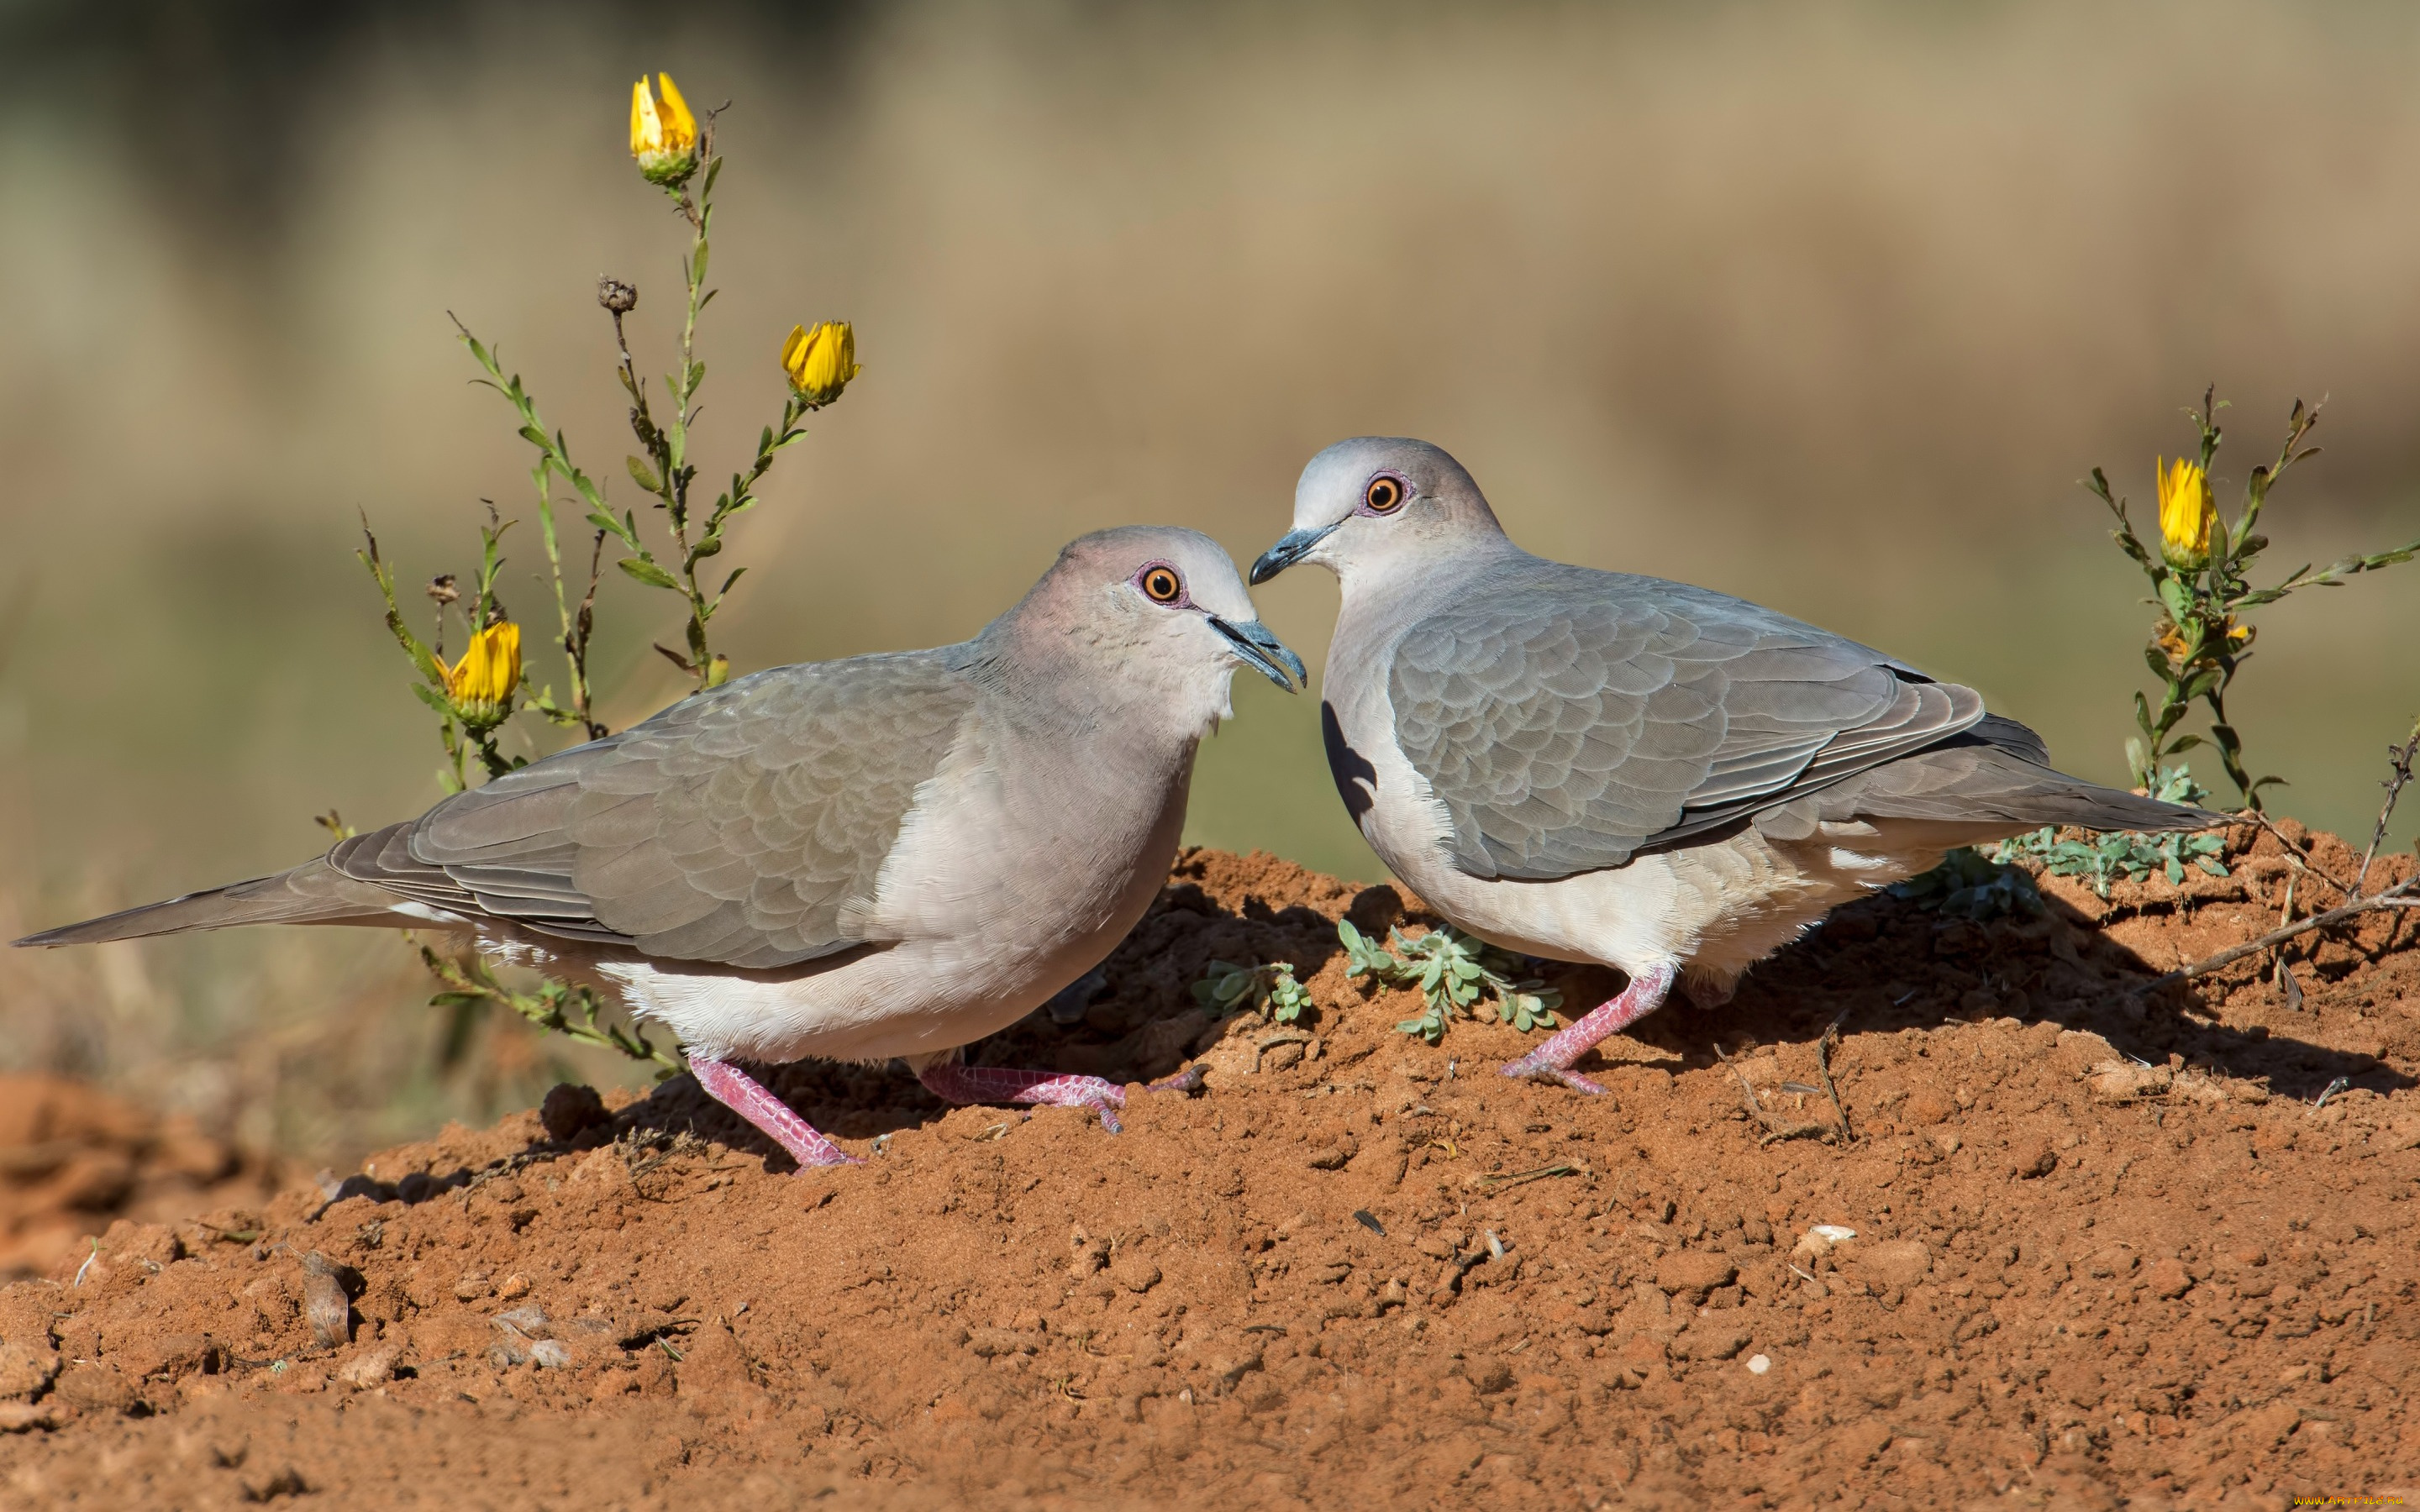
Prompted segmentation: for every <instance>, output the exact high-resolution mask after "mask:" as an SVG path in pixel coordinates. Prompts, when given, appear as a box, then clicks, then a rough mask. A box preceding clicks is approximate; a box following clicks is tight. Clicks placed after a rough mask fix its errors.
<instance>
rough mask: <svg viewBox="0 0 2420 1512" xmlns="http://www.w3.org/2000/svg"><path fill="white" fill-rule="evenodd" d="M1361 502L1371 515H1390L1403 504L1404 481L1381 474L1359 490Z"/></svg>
mask: <svg viewBox="0 0 2420 1512" xmlns="http://www.w3.org/2000/svg"><path fill="white" fill-rule="evenodd" d="M1361 502H1362V503H1363V504H1364V505H1366V506H1367V507H1368V509H1369V511H1370V513H1372V514H1373V515H1391V514H1393V513H1394V512H1395V511H1396V510H1397V509H1398V508H1400V507H1402V505H1403V502H1404V480H1403V479H1401V478H1398V477H1394V476H1391V475H1389V474H1388V473H1384V472H1381V473H1380V474H1378V475H1377V476H1376V477H1374V478H1372V479H1371V480H1370V486H1368V487H1367V488H1364V489H1362V490H1361Z"/></svg>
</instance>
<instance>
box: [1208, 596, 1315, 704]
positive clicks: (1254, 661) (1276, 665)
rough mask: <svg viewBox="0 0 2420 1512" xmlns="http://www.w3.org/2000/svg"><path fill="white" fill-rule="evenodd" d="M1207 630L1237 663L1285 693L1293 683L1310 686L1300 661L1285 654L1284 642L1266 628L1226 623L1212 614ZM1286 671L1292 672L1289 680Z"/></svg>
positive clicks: (1250, 622)
mask: <svg viewBox="0 0 2420 1512" xmlns="http://www.w3.org/2000/svg"><path fill="white" fill-rule="evenodd" d="M1210 628H1212V629H1214V630H1216V631H1218V633H1219V634H1220V635H1222V636H1225V637H1226V638H1227V644H1228V645H1230V646H1232V647H1233V648H1234V652H1235V656H1236V659H1237V660H1239V661H1241V662H1243V664H1244V665H1245V666H1247V667H1249V668H1251V669H1252V670H1253V671H1257V672H1259V673H1260V674H1261V675H1262V676H1264V677H1265V678H1267V679H1268V680H1269V681H1270V682H1272V683H1275V684H1277V685H1278V687H1282V688H1284V689H1285V690H1286V691H1287V692H1289V693H1292V692H1294V691H1295V684H1296V683H1301V684H1305V685H1308V684H1309V683H1310V681H1311V674H1310V673H1309V672H1307V671H1304V670H1303V665H1302V658H1301V657H1300V656H1295V654H1294V653H1293V652H1291V651H1288V650H1287V649H1286V648H1285V642H1284V641H1282V640H1279V639H1278V638H1277V637H1276V636H1273V635H1271V634H1269V632H1268V627H1267V626H1265V625H1262V624H1261V622H1260V621H1258V620H1226V619H1220V618H1219V617H1218V615H1216V614H1213V615H1211V616H1210ZM1288 672H1292V673H1294V676H1293V678H1292V679H1288V678H1287V676H1286V673H1288Z"/></svg>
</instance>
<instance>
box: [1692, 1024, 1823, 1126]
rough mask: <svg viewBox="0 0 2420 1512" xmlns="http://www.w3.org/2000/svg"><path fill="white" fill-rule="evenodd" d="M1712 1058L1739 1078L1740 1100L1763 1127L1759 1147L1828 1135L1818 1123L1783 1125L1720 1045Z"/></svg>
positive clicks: (1716, 1047) (1787, 1086) (1792, 1084)
mask: <svg viewBox="0 0 2420 1512" xmlns="http://www.w3.org/2000/svg"><path fill="white" fill-rule="evenodd" d="M1714 1058H1715V1059H1717V1060H1719V1061H1721V1062H1722V1063H1723V1064H1724V1065H1726V1066H1729V1067H1730V1069H1731V1074H1732V1075H1734V1076H1736V1077H1738V1078H1739V1084H1740V1100H1741V1101H1742V1102H1743V1103H1745V1104H1746V1106H1747V1111H1748V1114H1749V1116H1750V1117H1752V1118H1754V1119H1756V1121H1757V1122H1759V1123H1761V1124H1762V1125H1764V1137H1763V1138H1761V1139H1760V1140H1758V1141H1757V1144H1758V1145H1759V1146H1760V1147H1762V1146H1765V1145H1776V1144H1779V1143H1780V1142H1781V1141H1783V1140H1785V1139H1803V1138H1805V1137H1806V1136H1807V1135H1808V1134H1828V1133H1830V1131H1829V1130H1828V1129H1826V1128H1825V1127H1824V1126H1823V1124H1820V1123H1783V1122H1782V1121H1781V1120H1779V1119H1776V1118H1775V1117H1774V1116H1773V1115H1772V1114H1770V1113H1767V1112H1766V1111H1765V1110H1764V1104H1763V1103H1760V1102H1758V1101H1757V1097H1756V1088H1754V1087H1753V1086H1751V1085H1750V1084H1749V1082H1748V1079H1747V1072H1744V1071H1742V1070H1740V1065H1739V1062H1738V1061H1736V1060H1733V1059H1732V1058H1731V1057H1729V1056H1727V1055H1724V1054H1723V1047H1722V1046H1721V1045H1716V1046H1714ZM1794 1085H1796V1084H1795V1083H1790V1082H1785V1083H1783V1084H1782V1086H1783V1088H1784V1089H1785V1090H1786V1089H1788V1088H1791V1087H1792V1086H1794Z"/></svg>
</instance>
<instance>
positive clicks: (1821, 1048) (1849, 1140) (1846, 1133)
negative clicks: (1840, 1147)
mask: <svg viewBox="0 0 2420 1512" xmlns="http://www.w3.org/2000/svg"><path fill="white" fill-rule="evenodd" d="M1848 1021H1849V1011H1848V1010H1847V1009H1845V1008H1844V1009H1842V1010H1840V1014H1839V1016H1838V1018H1835V1019H1834V1020H1833V1021H1832V1024H1831V1026H1830V1027H1829V1028H1826V1029H1825V1030H1824V1031H1823V1039H1821V1040H1818V1041H1815V1069H1816V1070H1817V1071H1819V1072H1822V1073H1823V1091H1824V1094H1825V1095H1826V1096H1828V1097H1830V1098H1831V1100H1832V1111H1833V1112H1834V1113H1837V1114H1838V1115H1839V1116H1840V1140H1841V1142H1842V1143H1843V1144H1851V1145H1854V1144H1855V1143H1856V1142H1857V1134H1856V1131H1855V1130H1854V1129H1851V1128H1850V1127H1849V1109H1848V1105H1847V1104H1846V1103H1842V1102H1841V1101H1840V1088H1838V1087H1837V1086H1835V1085H1834V1084H1833V1081H1832V1052H1833V1051H1835V1050H1838V1049H1839V1048H1840V1026H1841V1025H1843V1024H1846V1023H1847V1022H1848Z"/></svg>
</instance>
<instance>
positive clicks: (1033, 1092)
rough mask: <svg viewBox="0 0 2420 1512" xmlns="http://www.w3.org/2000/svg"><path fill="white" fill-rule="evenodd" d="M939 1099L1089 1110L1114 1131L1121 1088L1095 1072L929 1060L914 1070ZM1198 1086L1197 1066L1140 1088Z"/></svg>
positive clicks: (1121, 1100)
mask: <svg viewBox="0 0 2420 1512" xmlns="http://www.w3.org/2000/svg"><path fill="white" fill-rule="evenodd" d="M916 1079H917V1080H918V1081H920V1082H923V1084H924V1085H925V1087H926V1088H929V1089H930V1090H931V1091H932V1092H933V1094H934V1095H935V1096H936V1097H939V1099H941V1101H943V1102H945V1103H1033V1104H1035V1105H1036V1106H1039V1107H1050V1108H1091V1109H1092V1110H1093V1111H1094V1112H1095V1113H1098V1114H1099V1115H1100V1116H1101V1127H1102V1128H1104V1129H1107V1130H1108V1131H1109V1133H1111V1134H1116V1133H1117V1132H1118V1112H1117V1110H1118V1109H1120V1108H1122V1107H1124V1106H1125V1105H1126V1089H1125V1088H1123V1087H1120V1086H1119V1085H1118V1084H1117V1083H1115V1082H1112V1081H1106V1080H1104V1079H1102V1078H1101V1077H1098V1076H1066V1075H1062V1074H1060V1073H1059V1072H1050V1071H1014V1070H1011V1069H1010V1068H1008V1067H1006V1066H966V1065H961V1064H959V1063H958V1062H956V1061H954V1060H951V1061H935V1062H934V1063H933V1064H931V1065H929V1066H926V1067H925V1068H924V1069H923V1071H920V1072H917V1073H916ZM1201 1085H1202V1068H1201V1067H1199V1066H1187V1067H1186V1068H1185V1069H1184V1070H1183V1071H1181V1072H1177V1073H1176V1074H1175V1075H1173V1076H1167V1077H1162V1078H1161V1079H1160V1080H1158V1081H1156V1082H1154V1083H1152V1084H1151V1085H1150V1086H1149V1087H1148V1088H1144V1090H1146V1091H1152V1092H1190V1091H1194V1090H1196V1089H1197V1088H1200V1087H1201Z"/></svg>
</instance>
